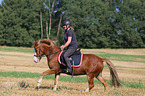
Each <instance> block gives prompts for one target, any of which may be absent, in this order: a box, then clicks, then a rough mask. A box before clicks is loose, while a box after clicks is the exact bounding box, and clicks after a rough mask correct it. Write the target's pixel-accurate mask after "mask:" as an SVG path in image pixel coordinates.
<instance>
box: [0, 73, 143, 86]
mask: <svg viewBox="0 0 145 96" xmlns="http://www.w3.org/2000/svg"><path fill="white" fill-rule="evenodd" d="M0 76H2V77H11V78H14V77H15V78H37V79H39V77H40V74H39V73H29V72H0ZM44 79H47V80H48V79H52V80H54V79H55V76H54V75H47V76H44ZM59 81H62V82H76V83H79V82H84V83H87V78H85V77H73V78H72V77H70V76H62V75H61V76H60V78H59ZM106 81H107V83H108V85H110V80H106ZM121 82H122V84H123V85H124V86H126V87H131V88H140V89H145V86H144V85H143V83H142V81H139V82H128V81H121ZM94 83H96V84H101V83H100V82H99V81H98V80H95V79H94Z"/></svg>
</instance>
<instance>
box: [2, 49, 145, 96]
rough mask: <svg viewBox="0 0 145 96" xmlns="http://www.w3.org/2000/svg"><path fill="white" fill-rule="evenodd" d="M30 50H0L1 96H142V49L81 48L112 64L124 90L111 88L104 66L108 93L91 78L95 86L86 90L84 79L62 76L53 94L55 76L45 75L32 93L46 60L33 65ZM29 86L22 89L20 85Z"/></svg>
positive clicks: (144, 90) (144, 86) (144, 81)
mask: <svg viewBox="0 0 145 96" xmlns="http://www.w3.org/2000/svg"><path fill="white" fill-rule="evenodd" d="M33 52H34V50H33V48H17V47H0V96H64V95H65V96H145V59H144V58H145V49H82V53H86V54H87V53H92V54H96V55H98V56H100V57H102V58H107V59H109V60H111V61H112V62H113V64H114V65H115V67H116V70H117V72H118V75H119V78H120V80H121V82H122V84H123V85H124V87H121V88H117V89H114V87H111V86H110V73H109V69H108V68H107V67H106V65H104V70H103V77H104V78H105V79H106V80H107V83H108V87H107V91H106V92H104V87H103V85H102V84H101V83H100V82H99V81H97V80H96V79H94V82H95V87H94V88H93V89H92V90H91V92H84V90H85V89H86V88H87V87H88V84H87V78H86V76H78V77H73V78H71V76H66V75H65V74H62V75H61V76H60V78H59V84H58V89H57V91H53V90H52V89H53V87H54V85H53V83H54V75H49V76H45V77H44V79H43V81H42V85H41V88H40V90H38V91H37V90H35V87H36V85H37V81H38V79H39V77H40V74H41V73H42V72H43V71H45V70H47V69H48V66H47V64H46V63H47V61H46V58H45V57H44V58H43V59H42V60H41V62H40V63H37V64H36V63H34V62H33V55H34V54H33ZM22 81H23V82H25V83H26V85H28V84H29V87H27V88H21V87H20V83H21V82H22Z"/></svg>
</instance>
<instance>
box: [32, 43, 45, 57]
mask: <svg viewBox="0 0 145 96" xmlns="http://www.w3.org/2000/svg"><path fill="white" fill-rule="evenodd" d="M36 48H39V55H34V56H35V57H38V58H40V57H41V56H40V51H41V52H43V51H42V50H41V48H40V46H39V47H34V52H35V49H36ZM35 53H36V52H35ZM43 54H44V52H43Z"/></svg>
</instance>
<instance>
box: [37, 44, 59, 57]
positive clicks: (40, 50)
mask: <svg viewBox="0 0 145 96" xmlns="http://www.w3.org/2000/svg"><path fill="white" fill-rule="evenodd" d="M36 48H39V55H34V56H35V57H37V58H40V57H42V56H43V55H42V56H40V52H42V53H43V54H44V52H43V51H42V49H41V48H40V46H39V47H34V52H35V49H36ZM60 51H61V50H60ZM60 51H57V52H54V53H50V54H47V55H46V56H50V55H53V54H56V53H58V52H60ZM35 53H36V52H35Z"/></svg>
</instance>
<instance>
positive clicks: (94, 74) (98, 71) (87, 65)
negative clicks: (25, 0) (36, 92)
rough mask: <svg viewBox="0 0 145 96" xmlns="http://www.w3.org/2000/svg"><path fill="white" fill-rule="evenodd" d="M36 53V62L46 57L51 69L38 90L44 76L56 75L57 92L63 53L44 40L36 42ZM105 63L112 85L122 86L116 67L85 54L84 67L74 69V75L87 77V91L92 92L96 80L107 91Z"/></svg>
mask: <svg viewBox="0 0 145 96" xmlns="http://www.w3.org/2000/svg"><path fill="white" fill-rule="evenodd" d="M34 51H35V54H34V62H36V63H38V62H39V61H40V60H41V57H42V56H43V55H45V56H46V57H47V61H48V66H49V69H48V70H46V71H44V72H43V73H42V74H41V76H40V79H39V80H38V84H37V87H36V89H38V88H39V87H40V85H41V81H42V78H43V76H45V75H49V74H55V81H54V88H53V90H54V91H56V89H57V85H58V79H59V76H60V73H62V68H61V65H60V64H59V63H58V56H59V53H60V51H61V50H60V48H59V47H58V46H57V45H56V44H55V43H54V42H53V41H51V40H48V39H44V40H37V41H34ZM103 62H106V64H107V66H108V68H109V69H110V75H111V78H112V84H113V85H114V86H115V87H119V86H121V85H122V84H121V83H120V80H119V78H118V75H117V72H116V70H115V68H114V65H113V64H112V63H111V62H110V61H109V60H107V59H105V58H100V57H98V56H96V55H94V54H83V60H82V65H81V66H80V67H78V68H74V72H73V74H74V76H77V75H87V78H88V86H89V87H88V88H87V89H86V90H85V91H90V90H91V89H92V88H93V87H94V82H93V79H94V78H96V79H98V80H99V81H100V82H101V83H102V84H103V85H104V90H106V87H107V82H106V80H104V79H103V77H102V71H103ZM68 75H71V74H68Z"/></svg>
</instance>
